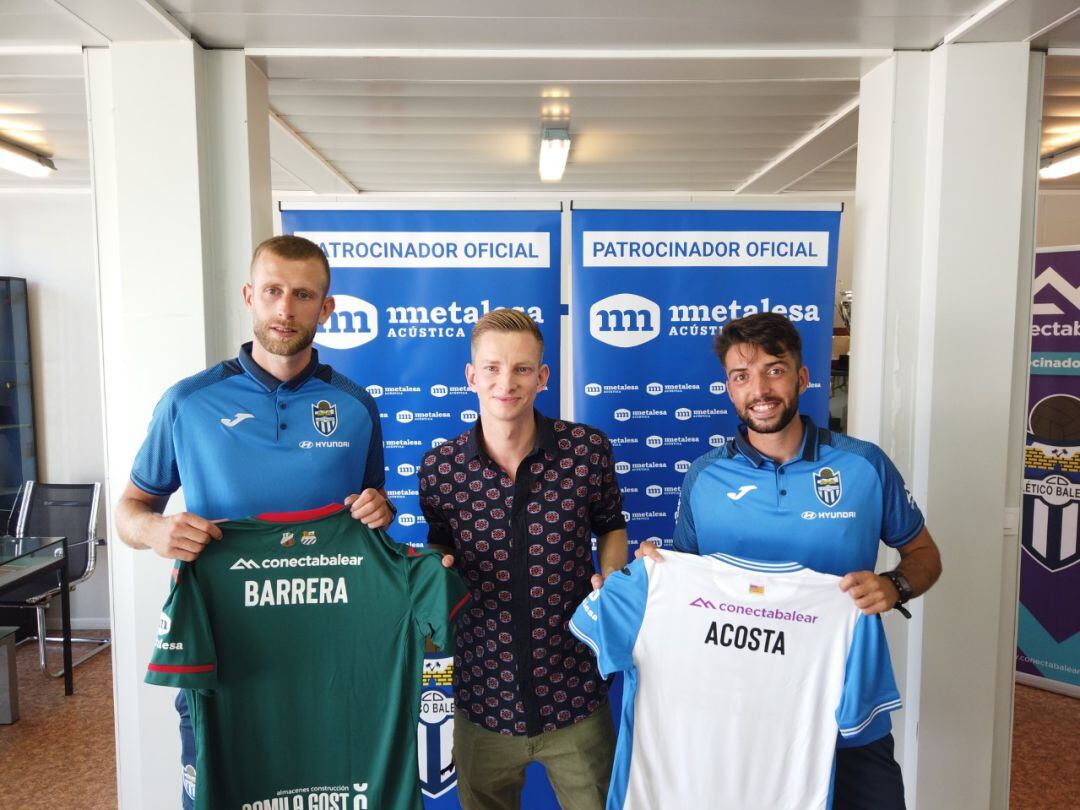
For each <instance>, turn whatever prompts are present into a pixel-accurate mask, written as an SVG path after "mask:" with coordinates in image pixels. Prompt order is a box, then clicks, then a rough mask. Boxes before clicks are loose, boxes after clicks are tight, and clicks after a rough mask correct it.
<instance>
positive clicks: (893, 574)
mask: <svg viewBox="0 0 1080 810" xmlns="http://www.w3.org/2000/svg"><path fill="white" fill-rule="evenodd" d="M881 576H883V577H885V578H886V579H888V580H889V582H891V583H892V584H893V587H894V588H896V593H897V595H898V598H897V600H896V604H895V605H893V610H898V611H900V612H901V613H902V614H903V615H904V616H906V617H907V618H909V619H910V618H911V614H910V613H908V612H907V610H906V609H905V608H904V603H905V602H907V601H909V600H910V599H911V597H913V596H914V595H915V591H914V590H912V588H911V583H910V582H908V581H907V577H905V576H904V575H903V574H901V573H900V572H899V571H883V572H882V573H881Z"/></svg>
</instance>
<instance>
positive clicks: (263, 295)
mask: <svg viewBox="0 0 1080 810" xmlns="http://www.w3.org/2000/svg"><path fill="white" fill-rule="evenodd" d="M329 288H330V266H329V264H328V263H327V261H326V257H325V256H324V255H323V253H322V251H321V250H320V249H319V247H318V246H317V245H315V244H313V243H312V242H309V241H308V240H306V239H302V238H300V237H296V236H277V237H273V238H271V239H268V240H266V241H265V242H263V243H262V244H261V245H259V246H258V247H257V248H256V249H255V254H254V257H253V258H252V263H251V279H250V282H249V283H248V284H245V285H244V289H243V295H244V303H245V305H246V307H247V308H248V310H249V311H250V312H251V314H252V324H253V328H254V333H255V340H254V341H253V342H251V343H246V344H244V345H243V346H241V347H240V354H239V356H238V357H236V358H235V359H232V360H227V361H225V362H224V363H219V364H218V365H216V366H214V367H213V368H210V369H207V370H206V371H203V372H200V373H199V374H195V375H194V376H191V377H188V378H186V379H184V380H181V381H180V382H178V383H177V384H176V385H174V386H172V387H171V388H170V389H169V390H168V391H166V392H165V395H164V396H163V397H162V398H161V401H160V402H159V403H158V405H157V408H155V410H154V415H153V418H152V420H151V422H150V430H149V432H148V434H147V437H146V440H145V441H144V442H143V445H142V448H141V449H140V450H139V453H138V456H137V457H136V459H135V464H134V466H133V467H132V470H131V481H129V482H128V485H127V488H126V489H125V490H124V493H123V495H122V496H121V498H120V501H119V503H118V504H117V507H116V523H117V530H118V531H119V533H120V537H121V539H122V540H123V541H124V542H125V543H127V544H128V545H129V546H131V547H132V548H136V549H144V548H150V549H153V550H154V551H156V552H157V553H158V554H160V555H161V556H162V557H168V558H172V559H179V560H185V561H188V562H190V561H192V560H194V559H195V558H196V557H198V556H199V553H200V552H201V551H202V550H203V549H204V548H205V547H206V544H207V543H209V542H210V541H211V540H217V539H220V538H221V531H220V530H219V529H218V527H217V526H216V525H215V524H214V523H213V522H212V521H215V520H220V519H226V518H229V519H233V518H243V517H248V516H250V515H255V514H260V513H263V512H291V511H301V510H306V509H312V508H315V507H319V506H325V505H326V504H329V503H333V502H342V501H344V502H345V503H346V504H347V505H349V506H350V509H351V513H352V516H353V517H354V518H356V519H358V520H362V521H363V522H364V524H365V525H367V526H369V527H371V528H381V527H384V526H388V525H389V524H390V522H391V521H392V520H393V515H394V509H393V506H392V505H391V504H390V502H389V501H388V500H387V498H386V495H385V492H384V491H383V485H384V471H383V448H382V431H381V428H380V426H379V413H378V410H377V409H376V407H375V403H374V400H373V399H372V398H371V396H370V395H369V394H368V393H367V392H366V391H365V390H364V389H362V388H361V387H360V386H358V385H356V383H354V382H352V380H350V379H348V378H347V377H344V376H342V375H341V374H338V373H337V372H336V371H334V370H333V369H331V368H330V366H327V365H324V364H322V363H320V362H319V358H318V353H317V352H316V351H315V349H313V348H312V346H311V343H312V341H313V340H314V338H315V331H316V329H317V328H318V325H319V324H320V323H325V322H326V319H327V318H329V317H330V313H331V312H333V310H334V299H333V298H331V297H329V296H328V295H327V292H328V291H329ZM181 486H183V488H184V502H185V504H186V506H187V511H185V512H180V513H177V514H173V515H168V516H165V515H162V512H163V511H164V509H165V505H166V503H167V502H168V500H169V496H170V495H171V494H172V493H174V492H175V491H176V490H177V489H179V488H180V487H181ZM177 710H178V711H179V712H180V729H181V740H182V743H183V754H182V757H181V767H182V769H183V785H184V793H183V799H184V806H185V807H191V806H193V800H194V795H195V744H194V737H193V735H192V733H191V722H190V716H189V714H188V708H187V702H186V700H185V699H184V693H183V692H180V694H179V697H178V698H177Z"/></svg>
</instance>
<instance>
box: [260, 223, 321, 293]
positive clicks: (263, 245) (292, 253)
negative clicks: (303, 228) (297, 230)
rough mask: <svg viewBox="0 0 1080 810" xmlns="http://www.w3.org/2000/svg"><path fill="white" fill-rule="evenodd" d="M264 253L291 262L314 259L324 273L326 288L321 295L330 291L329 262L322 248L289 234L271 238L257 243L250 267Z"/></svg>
mask: <svg viewBox="0 0 1080 810" xmlns="http://www.w3.org/2000/svg"><path fill="white" fill-rule="evenodd" d="M263 252H266V253H273V254H274V255H275V256H277V257H279V258H281V259H287V260H288V261H293V262H303V261H307V260H309V259H316V260H318V262H319V263H320V264H321V265H322V266H323V270H325V271H326V287H325V288H324V289H323V295H325V294H326V293H327V292H328V291H329V290H330V262H329V261H327V259H326V254H325V253H323V252H322V248H320V247H319V246H318V245H316V244H315V243H314V242H312V241H311V240H310V239H305V238H304V237H302V236H292V235H291V234H285V235H284V236H271V237H270V238H269V239H264V240H263V241H262V242H260V243H259V246H258V247H257V248H255V252H254V253H253V254H252V255H251V266H252V267H254V266H255V262H257V261H258V260H259V256H261V255H262V254H263Z"/></svg>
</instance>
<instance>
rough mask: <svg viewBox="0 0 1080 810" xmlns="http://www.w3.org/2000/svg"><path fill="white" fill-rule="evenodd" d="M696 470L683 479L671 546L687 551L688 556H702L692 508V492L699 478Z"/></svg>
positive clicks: (677, 549)
mask: <svg viewBox="0 0 1080 810" xmlns="http://www.w3.org/2000/svg"><path fill="white" fill-rule="evenodd" d="M694 472H695V471H694V470H690V472H688V473H687V474H686V477H685V478H684V479H683V485H682V489H681V490H680V491H679V505H678V506H677V507H675V534H674V535H672V538H671V545H672V547H673V548H674V549H675V550H676V551H685V552H686V553H688V554H700V553H701V551H700V550H699V549H698V541H697V528H696V527H695V526H694V510H693V508H692V507H691V506H690V490H691V488H692V487H693V485H694V480H695V479H696V478H697V476H696V475H694Z"/></svg>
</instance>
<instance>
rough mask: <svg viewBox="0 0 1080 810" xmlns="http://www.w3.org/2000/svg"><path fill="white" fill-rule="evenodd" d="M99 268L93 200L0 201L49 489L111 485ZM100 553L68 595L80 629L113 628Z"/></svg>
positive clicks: (2, 256)
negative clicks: (24, 291)
mask: <svg viewBox="0 0 1080 810" xmlns="http://www.w3.org/2000/svg"><path fill="white" fill-rule="evenodd" d="M94 268H95V259H94V238H93V212H92V209H91V200H90V194H89V193H74V194H56V193H29V192H25V193H22V192H21V193H4V194H0V275H6V276H19V277H22V278H25V279H26V280H27V286H28V288H29V297H30V352H31V368H32V373H33V377H34V417H35V422H36V425H37V431H36V433H37V451H38V477H39V479H40V480H42V481H48V482H50V483H56V484H67V483H72V484H76V483H86V482H91V481H103V480H104V478H105V444H104V436H103V428H102V418H101V382H100V380H101V351H100V340H99V323H98V306H97V275H96V271H95V269H94ZM107 511H108V510H107V509H105V504H102V508H101V513H102V514H103V515H104V513H105V512H107ZM99 551H100V552H102V553H99V555H98V561H99V566H98V569H97V570H96V571H95V573H94V575H93V576H92V577H91V578H90V579H89V580H87V581H86V583H84V584H82V585H80V586H78V587H77V588H76V590H75V594H74V596H73V597H72V604H71V611H72V612H71V616H72V623H73V625H74V626H75V627H76V628H98V627H108V626H109V586H108V564H107V562H106V559H105V557H106V555H105V554H104V553H103V552H104V549H99Z"/></svg>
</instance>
